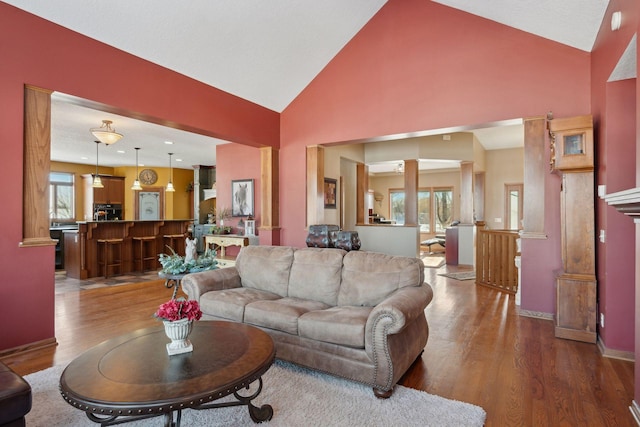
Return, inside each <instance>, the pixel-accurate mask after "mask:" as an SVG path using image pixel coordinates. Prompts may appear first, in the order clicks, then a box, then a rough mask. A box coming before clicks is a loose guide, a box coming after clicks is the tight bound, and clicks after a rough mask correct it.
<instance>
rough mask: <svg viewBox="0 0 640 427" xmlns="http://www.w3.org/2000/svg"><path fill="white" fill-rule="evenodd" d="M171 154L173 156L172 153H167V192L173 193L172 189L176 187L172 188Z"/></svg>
mask: <svg viewBox="0 0 640 427" xmlns="http://www.w3.org/2000/svg"><path fill="white" fill-rule="evenodd" d="M171 156H173V153H169V183H168V184H167V192H169V193H173V192H174V191H176V189H175V188H173V169H172V168H171Z"/></svg>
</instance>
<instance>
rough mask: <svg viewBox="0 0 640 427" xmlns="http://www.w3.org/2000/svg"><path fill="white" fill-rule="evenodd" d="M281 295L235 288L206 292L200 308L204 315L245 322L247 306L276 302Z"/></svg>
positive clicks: (201, 299) (201, 298)
mask: <svg viewBox="0 0 640 427" xmlns="http://www.w3.org/2000/svg"><path fill="white" fill-rule="evenodd" d="M278 298H281V297H280V295H276V294H273V293H271V292H266V291H261V290H258V289H251V288H234V289H225V290H221V291H212V292H206V293H204V294H203V295H202V296H201V297H200V308H201V309H202V311H203V313H207V314H211V315H214V316H216V317H222V318H224V319H229V320H233V321H235V322H243V321H244V311H245V306H246V305H247V304H249V303H252V302H254V301H261V300H274V299H278Z"/></svg>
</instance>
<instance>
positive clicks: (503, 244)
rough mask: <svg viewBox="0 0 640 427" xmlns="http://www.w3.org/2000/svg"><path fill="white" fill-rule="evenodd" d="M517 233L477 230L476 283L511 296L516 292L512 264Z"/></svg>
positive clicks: (511, 231)
mask: <svg viewBox="0 0 640 427" xmlns="http://www.w3.org/2000/svg"><path fill="white" fill-rule="evenodd" d="M516 239H518V232H517V231H513V230H486V229H478V233H477V241H476V283H477V284H478V285H483V286H489V287H492V288H496V289H500V290H503V291H506V292H509V293H512V294H515V293H516V292H517V291H518V272H517V269H516V267H515V264H514V259H515V256H516Z"/></svg>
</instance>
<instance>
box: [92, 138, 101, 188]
mask: <svg viewBox="0 0 640 427" xmlns="http://www.w3.org/2000/svg"><path fill="white" fill-rule="evenodd" d="M95 143H96V174H95V175H94V176H93V182H92V183H91V187H93V188H104V185H103V184H102V180H101V179H100V175H98V145H100V141H95Z"/></svg>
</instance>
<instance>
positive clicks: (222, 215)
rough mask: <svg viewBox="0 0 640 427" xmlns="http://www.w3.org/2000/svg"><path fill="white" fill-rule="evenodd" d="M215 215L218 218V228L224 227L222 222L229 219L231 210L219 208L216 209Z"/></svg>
mask: <svg viewBox="0 0 640 427" xmlns="http://www.w3.org/2000/svg"><path fill="white" fill-rule="evenodd" d="M216 214H217V215H216V216H217V217H218V226H219V227H224V220H225V219H229V218H231V209H229V208H227V207H225V206H220V207H218V208H216ZM229 229H231V227H229Z"/></svg>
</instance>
